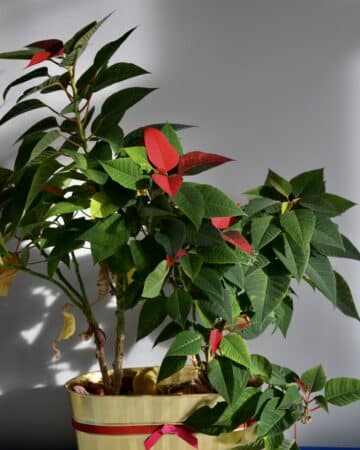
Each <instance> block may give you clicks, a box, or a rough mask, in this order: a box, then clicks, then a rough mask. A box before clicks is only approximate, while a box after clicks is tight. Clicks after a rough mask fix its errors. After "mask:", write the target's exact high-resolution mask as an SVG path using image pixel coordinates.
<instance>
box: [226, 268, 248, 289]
mask: <svg viewBox="0 0 360 450" xmlns="http://www.w3.org/2000/svg"><path fill="white" fill-rule="evenodd" d="M224 278H225V279H226V280H227V281H229V282H230V283H231V284H233V285H234V286H237V287H238V288H240V289H241V290H243V289H245V273H244V269H243V268H242V267H241V266H240V265H235V266H232V267H231V268H230V269H229V270H227V271H226V272H225V273H224Z"/></svg>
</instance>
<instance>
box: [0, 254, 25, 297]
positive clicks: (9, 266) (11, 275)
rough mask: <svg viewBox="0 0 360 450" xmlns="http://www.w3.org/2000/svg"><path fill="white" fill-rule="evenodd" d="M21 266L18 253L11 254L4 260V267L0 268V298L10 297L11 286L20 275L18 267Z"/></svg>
mask: <svg viewBox="0 0 360 450" xmlns="http://www.w3.org/2000/svg"><path fill="white" fill-rule="evenodd" d="M20 265H21V261H20V258H19V255H18V253H9V254H8V255H6V256H4V258H2V266H3V267H0V297H6V296H7V295H8V292H9V289H10V286H11V284H12V282H13V281H14V279H15V277H16V276H17V274H18V273H19V270H18V269H17V268H16V266H20Z"/></svg>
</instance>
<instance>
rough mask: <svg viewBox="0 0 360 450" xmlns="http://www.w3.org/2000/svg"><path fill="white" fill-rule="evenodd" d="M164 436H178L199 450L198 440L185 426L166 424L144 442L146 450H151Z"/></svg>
mask: <svg viewBox="0 0 360 450" xmlns="http://www.w3.org/2000/svg"><path fill="white" fill-rule="evenodd" d="M164 434H176V435H177V436H179V438H180V439H182V440H183V441H185V442H187V443H188V444H190V445H191V446H192V447H194V448H196V449H197V448H198V440H197V438H196V437H195V436H194V435H193V434H192V432H191V431H190V430H189V429H188V428H186V427H185V426H184V425H171V424H165V425H162V426H160V427H159V428H158V429H157V430H155V431H154V432H153V433H151V435H150V436H149V437H148V438H147V439H146V441H145V442H144V446H145V450H150V449H151V448H153V447H154V445H155V444H156V443H157V442H158V440H159V439H161V437H162V436H163V435H164Z"/></svg>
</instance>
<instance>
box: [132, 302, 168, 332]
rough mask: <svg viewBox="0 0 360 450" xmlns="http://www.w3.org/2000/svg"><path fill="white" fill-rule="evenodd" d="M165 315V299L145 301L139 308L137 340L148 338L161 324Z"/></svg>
mask: <svg viewBox="0 0 360 450" xmlns="http://www.w3.org/2000/svg"><path fill="white" fill-rule="evenodd" d="M166 315H167V311H166V300H165V298H157V299H154V300H146V301H145V302H144V304H143V306H142V308H141V311H140V315H139V321H138V331H137V338H136V339H137V340H139V339H142V338H144V337H145V336H148V335H149V334H150V333H152V332H153V331H154V330H155V329H156V328H157V327H158V326H159V325H161V324H162V322H163V321H164V320H165V317H166Z"/></svg>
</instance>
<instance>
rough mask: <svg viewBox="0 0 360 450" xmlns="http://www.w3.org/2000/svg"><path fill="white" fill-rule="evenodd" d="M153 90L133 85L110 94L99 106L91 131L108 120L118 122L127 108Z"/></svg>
mask: <svg viewBox="0 0 360 450" xmlns="http://www.w3.org/2000/svg"><path fill="white" fill-rule="evenodd" d="M153 91H154V88H142V87H133V88H127V89H123V90H121V91H119V92H116V93H115V94H112V95H110V97H108V98H107V99H106V100H105V102H104V104H103V106H102V108H101V115H100V116H99V118H98V119H95V121H94V123H93V130H92V131H94V132H96V129H97V128H98V126H100V125H101V124H102V123H104V122H106V121H108V120H109V121H111V122H113V123H118V122H119V121H120V120H121V119H122V117H123V116H124V114H125V112H126V111H127V110H128V109H129V108H131V107H132V106H134V105H136V103H138V102H139V101H140V100H142V99H143V98H144V97H146V96H147V95H148V94H150V93H151V92H153ZM95 124H96V125H95ZM125 145H127V144H125ZM127 146H128V145H127Z"/></svg>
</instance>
